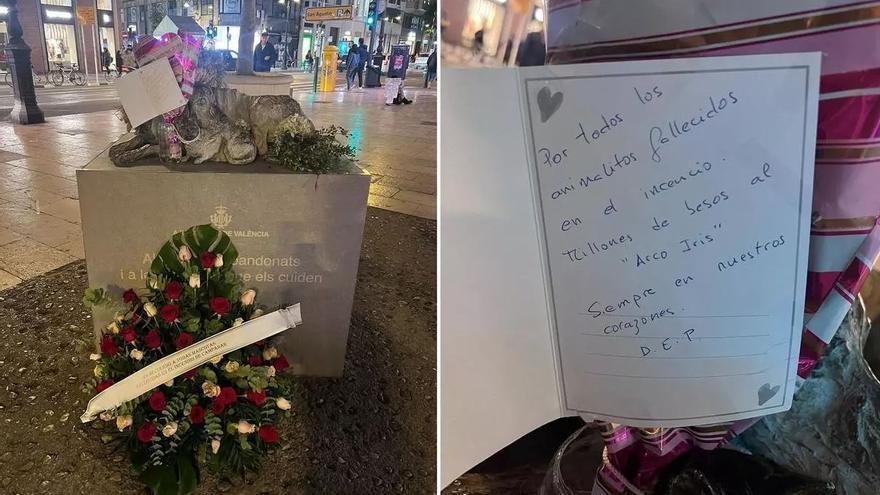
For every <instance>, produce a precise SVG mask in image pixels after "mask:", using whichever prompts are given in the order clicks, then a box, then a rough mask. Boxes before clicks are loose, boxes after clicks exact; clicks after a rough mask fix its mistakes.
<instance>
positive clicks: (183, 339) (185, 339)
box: [174, 332, 193, 349]
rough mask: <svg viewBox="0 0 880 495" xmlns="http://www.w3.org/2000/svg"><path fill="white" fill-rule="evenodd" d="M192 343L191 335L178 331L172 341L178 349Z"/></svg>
mask: <svg viewBox="0 0 880 495" xmlns="http://www.w3.org/2000/svg"><path fill="white" fill-rule="evenodd" d="M192 343H193V337H192V335H190V334H188V333H186V332H180V335H178V336H177V340H175V341H174V344H175V345H176V346H177V348H178V349H183V348H184V347H186V346H188V345H190V344H192Z"/></svg>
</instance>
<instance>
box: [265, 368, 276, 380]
mask: <svg viewBox="0 0 880 495" xmlns="http://www.w3.org/2000/svg"><path fill="white" fill-rule="evenodd" d="M266 376H267V377H269V378H272V377H273V376H275V367H274V366H269V367H268V368H266Z"/></svg>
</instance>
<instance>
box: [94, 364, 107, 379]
mask: <svg viewBox="0 0 880 495" xmlns="http://www.w3.org/2000/svg"><path fill="white" fill-rule="evenodd" d="M92 372H93V373H94V374H95V378H103V377H104V373H106V372H107V370H106V368H104V365H103V364H99V365H97V366H95V369H94V370H93V371H92Z"/></svg>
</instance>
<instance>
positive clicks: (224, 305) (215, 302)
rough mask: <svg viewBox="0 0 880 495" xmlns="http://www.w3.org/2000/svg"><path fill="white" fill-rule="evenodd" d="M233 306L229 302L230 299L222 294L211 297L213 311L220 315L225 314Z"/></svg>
mask: <svg viewBox="0 0 880 495" xmlns="http://www.w3.org/2000/svg"><path fill="white" fill-rule="evenodd" d="M231 308H232V305H231V304H229V299H226V298H225V297H222V296H217V297H215V298H212V299H211V311H213V312H215V313H217V314H218V315H220V316H223V315H225V314H226V313H228V312H229V310H230V309H231Z"/></svg>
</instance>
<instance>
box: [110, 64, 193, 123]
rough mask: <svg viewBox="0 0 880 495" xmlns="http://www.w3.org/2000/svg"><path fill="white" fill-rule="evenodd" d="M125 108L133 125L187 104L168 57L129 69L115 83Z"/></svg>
mask: <svg viewBox="0 0 880 495" xmlns="http://www.w3.org/2000/svg"><path fill="white" fill-rule="evenodd" d="M116 91H117V92H118V93H119V99H120V100H121V101H122V108H123V109H124V110H125V114H126V115H127V116H128V120H129V122H131V125H132V127H137V126H139V125H141V124H143V123H144V122H146V121H148V120H150V119H152V118H153V117H156V116H159V115H162V114H164V113H166V112H169V111H171V110H174V109H175V108H178V107H181V106H183V105H186V99H184V97H183V93H181V92H180V86H179V85H178V84H177V79H175V77H174V72H173V71H172V70H171V64H170V63H169V62H168V59H167V58H160V59H159V60H156V61H154V62H150V63H149V64H147V65H145V66H143V67H141V68H139V69H137V70H135V71H134V72H130V73H128V74H126V75H125V76H123V77H121V78H120V79H119V80H118V82H117V83H116Z"/></svg>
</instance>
